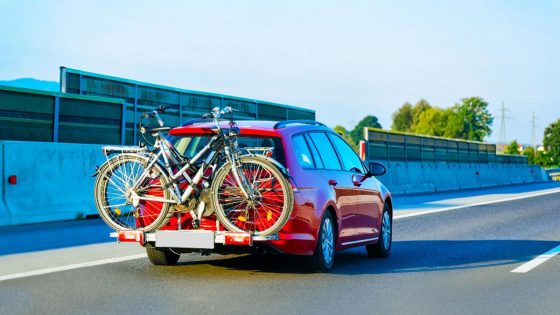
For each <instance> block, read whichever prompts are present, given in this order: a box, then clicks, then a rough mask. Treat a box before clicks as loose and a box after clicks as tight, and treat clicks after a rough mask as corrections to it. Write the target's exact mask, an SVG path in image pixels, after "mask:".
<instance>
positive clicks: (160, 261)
mask: <svg viewBox="0 0 560 315" xmlns="http://www.w3.org/2000/svg"><path fill="white" fill-rule="evenodd" d="M146 254H148V259H149V260H150V262H151V263H152V264H154V265H157V266H173V265H176V264H177V261H179V256H180V255H179V254H176V253H174V252H172V251H170V250H166V249H159V248H155V247H146Z"/></svg>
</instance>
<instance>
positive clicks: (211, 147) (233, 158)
mask: <svg viewBox="0 0 560 315" xmlns="http://www.w3.org/2000/svg"><path fill="white" fill-rule="evenodd" d="M154 114H155V116H156V118H157V119H158V121H160V125H162V123H161V119H160V118H159V116H158V115H157V113H154ZM214 123H215V124H216V126H217V129H218V132H217V135H215V136H212V137H211V138H210V140H209V141H208V143H207V144H206V145H205V146H204V147H203V148H202V149H201V150H200V151H199V152H198V153H197V154H196V155H195V156H194V157H192V158H191V159H190V160H188V161H187V163H186V164H185V165H184V166H183V167H181V168H180V169H179V170H178V171H177V172H174V171H173V168H172V164H171V161H170V159H169V156H172V154H171V152H172V150H175V149H174V148H172V147H170V146H168V145H167V142H166V141H164V140H162V139H164V135H163V133H161V132H158V133H157V134H156V136H155V137H156V142H155V143H154V148H155V149H156V150H157V153H155V154H150V158H149V160H148V164H147V166H146V168H145V169H144V172H143V173H142V174H141V175H140V177H139V178H138V179H137V181H136V182H135V183H134V185H133V186H132V187H131V188H130V192H131V193H132V194H133V196H132V197H133V200H134V202H133V203H135V204H137V203H138V202H139V201H140V200H146V201H157V202H168V203H175V204H182V203H185V202H186V201H187V200H188V199H189V197H190V196H191V194H192V193H193V192H194V189H195V187H196V186H197V185H198V184H199V183H200V181H201V179H202V178H203V176H204V173H205V172H206V170H207V169H208V166H210V165H214V169H215V163H214V162H215V159H216V158H217V154H218V152H221V151H222V150H223V152H224V153H225V157H226V159H227V160H228V161H229V162H230V163H231V165H232V169H233V170H234V172H233V175H234V178H235V180H236V182H237V183H238V185H239V187H240V189H241V191H242V193H243V194H244V195H245V197H246V198H253V197H254V195H253V191H252V189H251V187H250V185H247V181H246V178H245V176H244V174H243V172H240V171H239V170H238V165H237V162H238V157H237V152H232V150H230V147H229V145H228V144H227V143H225V142H226V141H227V140H228V136H227V135H225V134H224V133H223V131H222V129H221V127H220V124H219V121H218V117H214ZM209 151H210V154H209V155H208V157H207V158H206V160H205V161H204V162H203V163H202V164H201V166H200V167H199V168H198V170H197V172H196V174H195V175H194V176H193V177H192V178H191V177H190V176H189V175H188V174H187V170H188V169H189V168H190V167H192V166H193V165H194V164H195V163H196V162H197V161H198V160H199V159H200V158H201V157H202V156H204V155H205V154H206V153H207V152H209ZM160 159H163V162H164V165H163V166H164V168H165V170H166V171H167V173H168V175H169V177H170V179H171V183H172V186H173V189H171V187H167V188H166V189H167V190H168V191H169V192H170V194H171V197H172V199H173V200H168V199H163V198H158V197H144V196H138V195H137V194H136V193H135V192H134V191H135V189H136V188H137V186H138V185H139V184H140V183H142V182H143V181H144V180H145V179H146V178H148V177H149V176H150V174H149V171H150V170H151V169H152V167H153V166H154V165H155V164H156V163H158V162H159V161H160ZM181 176H182V177H183V178H185V180H186V181H187V183H188V184H189V186H188V187H187V189H185V191H184V192H182V193H181V188H180V187H179V185H178V180H179V178H180V177H181Z"/></svg>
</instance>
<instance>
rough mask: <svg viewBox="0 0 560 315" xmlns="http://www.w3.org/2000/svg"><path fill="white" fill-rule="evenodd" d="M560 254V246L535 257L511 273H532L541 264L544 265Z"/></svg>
mask: <svg viewBox="0 0 560 315" xmlns="http://www.w3.org/2000/svg"><path fill="white" fill-rule="evenodd" d="M558 253H560V245H558V246H556V247H554V248H553V249H551V250H549V251H548V252H546V253H544V254H542V255H539V256H537V257H535V259H533V260H531V261H528V262H526V263H524V264H523V265H521V266H519V267H517V268H515V269H513V270H512V271H511V272H513V273H526V272H529V271H531V270H532V269H534V268H536V267H537V266H539V265H540V264H543V263H544V262H546V261H547V260H549V259H550V258H552V257H554V256H556V255H557V254H558Z"/></svg>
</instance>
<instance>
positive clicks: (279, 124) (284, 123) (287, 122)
mask: <svg viewBox="0 0 560 315" xmlns="http://www.w3.org/2000/svg"><path fill="white" fill-rule="evenodd" d="M290 124H305V125H315V126H321V127H326V126H325V124H323V123H322V122H318V121H316V120H304V119H301V120H298V119H294V120H283V121H279V122H277V123H276V124H274V127H273V128H274V129H280V128H285V127H286V126H287V125H290Z"/></svg>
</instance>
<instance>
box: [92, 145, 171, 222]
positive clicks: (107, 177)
mask: <svg viewBox="0 0 560 315" xmlns="http://www.w3.org/2000/svg"><path fill="white" fill-rule="evenodd" d="M147 164H148V158H147V157H145V156H141V155H138V154H132V153H123V154H119V155H116V156H114V157H112V158H110V159H109V160H107V161H106V162H105V163H104V164H103V165H102V166H101V167H100V168H99V172H98V175H97V178H96V180H95V188H94V198H95V205H96V207H97V211H98V212H99V216H100V217H101V219H103V221H105V223H107V225H109V226H110V227H111V228H113V229H114V230H144V231H153V230H156V229H158V228H160V227H162V226H164V225H165V224H167V222H169V219H170V218H171V216H172V215H173V212H172V211H169V209H170V203H169V202H160V201H147V200H140V202H139V204H138V205H137V206H134V205H133V204H132V200H131V198H130V197H127V196H126V194H127V193H126V191H127V189H128V188H126V187H127V185H130V186H132V185H131V184H132V183H133V182H135V181H136V179H138V177H139V176H140V174H142V172H143V171H144V170H145V167H146V165H147ZM168 183H169V179H168V177H167V175H166V173H165V171H164V170H163V168H162V167H161V166H160V165H159V164H157V163H156V164H154V166H153V167H152V173H151V176H150V178H147V179H146V180H145V182H144V183H142V184H140V185H139V187H138V189H137V190H136V193H137V194H138V195H139V196H147V195H151V196H154V197H159V198H163V199H167V200H169V199H170V193H169V191H168V190H167V189H165V187H167V186H166V185H167V184H168ZM123 187H124V188H123Z"/></svg>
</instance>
